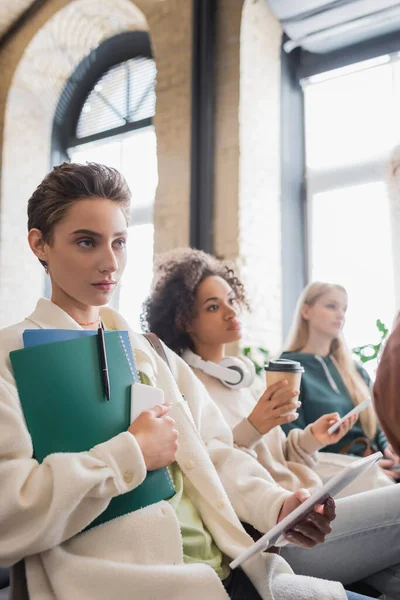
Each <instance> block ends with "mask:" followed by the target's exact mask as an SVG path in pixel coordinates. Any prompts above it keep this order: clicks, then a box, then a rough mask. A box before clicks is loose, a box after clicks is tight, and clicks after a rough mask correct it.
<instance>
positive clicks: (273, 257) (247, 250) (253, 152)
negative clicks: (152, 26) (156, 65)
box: [214, 0, 281, 351]
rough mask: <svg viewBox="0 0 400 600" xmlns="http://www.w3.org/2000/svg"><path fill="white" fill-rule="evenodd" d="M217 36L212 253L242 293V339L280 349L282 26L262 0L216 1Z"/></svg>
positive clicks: (275, 349)
mask: <svg viewBox="0 0 400 600" xmlns="http://www.w3.org/2000/svg"><path fill="white" fill-rule="evenodd" d="M242 8H243V12H242ZM218 38H219V43H218V61H217V122H216V179H215V198H216V206H215V224H214V232H215V252H216V254H217V255H219V256H223V257H225V258H227V259H230V260H236V262H237V264H238V265H239V267H240V273H241V277H242V278H243V281H244V283H245V285H246V289H247V291H248V296H249V299H250V301H251V304H252V307H253V310H252V312H251V313H250V314H249V315H247V317H246V318H245V324H246V335H245V337H244V339H243V342H244V344H247V343H250V344H257V345H258V344H259V345H262V346H264V347H268V348H269V349H272V350H273V351H278V350H279V348H280V345H281V256H280V252H281V250H280V231H281V223H280V171H279V163H280V158H279V135H280V130H279V119H280V115H279V94H280V42H281V28H280V25H279V23H278V22H277V21H276V19H275V18H274V16H273V15H272V14H271V12H270V11H269V9H268V6H267V3H266V2H265V0H246V1H245V2H244V3H243V2H230V1H229V0H222V2H221V5H220V7H219V31H218Z"/></svg>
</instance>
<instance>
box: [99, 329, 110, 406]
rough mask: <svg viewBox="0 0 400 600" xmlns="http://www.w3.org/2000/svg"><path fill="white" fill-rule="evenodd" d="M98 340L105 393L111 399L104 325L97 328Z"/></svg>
mask: <svg viewBox="0 0 400 600" xmlns="http://www.w3.org/2000/svg"><path fill="white" fill-rule="evenodd" d="M97 341H98V343H99V354H100V365H101V377H102V380H103V388H104V393H105V395H106V398H107V400H109V399H110V378H109V376H108V366H107V355H106V344H105V341H104V330H103V328H102V327H99V328H98V330H97Z"/></svg>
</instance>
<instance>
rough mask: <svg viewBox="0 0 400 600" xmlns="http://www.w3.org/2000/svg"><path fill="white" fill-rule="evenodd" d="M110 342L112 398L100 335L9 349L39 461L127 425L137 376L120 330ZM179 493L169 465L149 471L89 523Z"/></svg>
mask: <svg viewBox="0 0 400 600" xmlns="http://www.w3.org/2000/svg"><path fill="white" fill-rule="evenodd" d="M78 333H79V332H78ZM128 339H129V338H128ZM105 345H106V352H107V361H108V369H109V377H110V389H111V397H110V401H107V400H106V398H105V396H104V391H103V386H102V380H101V372H100V367H99V355H98V346H97V336H96V335H88V336H80V337H78V338H76V339H71V340H66V341H60V342H54V343H51V344H40V345H36V346H32V347H29V348H23V349H22V350H15V351H14V352H10V360H11V364H12V367H13V370H14V376H15V380H16V384H17V388H18V393H19V397H20V400H21V405H22V408H23V412H24V415H25V419H26V423H27V427H28V429H29V432H30V435H31V438H32V442H33V447H34V453H35V458H36V459H37V460H38V461H39V462H41V461H43V460H44V458H45V457H46V456H47V455H49V454H53V453H56V452H84V451H87V450H90V449H91V448H93V446H96V445H97V444H100V443H102V442H105V441H107V440H109V439H111V438H112V437H114V436H116V435H118V434H119V433H121V432H123V431H126V430H127V429H128V427H129V424H130V402H131V385H132V382H133V381H134V376H133V373H132V369H131V365H130V360H129V349H128V347H127V346H126V343H125V340H124V336H123V335H121V332H118V331H107V332H106V335H105ZM129 348H130V346H129ZM174 493H175V489H174V486H173V483H172V481H171V478H170V475H169V473H168V470H167V469H166V468H164V469H158V470H157V471H150V472H148V473H147V477H146V479H145V481H144V482H143V483H142V484H141V485H140V486H138V487H137V488H135V489H134V490H132V491H131V492H127V493H126V494H122V495H120V496H117V497H116V498H113V499H112V500H111V502H110V504H109V505H108V507H107V509H106V510H105V511H104V512H103V513H102V514H101V515H99V516H98V517H97V518H96V519H95V520H94V521H93V522H92V523H91V524H90V525H89V527H94V526H95V525H99V524H101V523H103V522H105V521H109V520H111V519H114V518H116V517H119V516H121V515H123V514H126V513H129V512H132V511H134V510H138V509H140V508H144V507H145V506H148V505H149V504H154V503H155V502H159V501H160V500H165V499H167V498H170V497H171V496H172V495H173V494H174Z"/></svg>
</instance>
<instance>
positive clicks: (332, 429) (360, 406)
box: [328, 398, 372, 435]
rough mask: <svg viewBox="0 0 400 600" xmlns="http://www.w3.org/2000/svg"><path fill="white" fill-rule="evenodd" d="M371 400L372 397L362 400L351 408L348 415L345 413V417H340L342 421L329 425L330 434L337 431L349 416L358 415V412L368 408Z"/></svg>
mask: <svg viewBox="0 0 400 600" xmlns="http://www.w3.org/2000/svg"><path fill="white" fill-rule="evenodd" d="M371 402H372V400H371V398H367V399H366V400H364V401H363V402H360V404H357V406H355V407H354V408H353V409H352V410H350V411H349V412H348V413H347V415H344V417H342V418H341V419H340V421H337V423H335V424H334V425H331V426H330V427H329V429H328V433H329V435H331V434H332V433H335V431H336V430H337V429H339V427H340V426H341V424H342V423H343V422H344V421H346V419H348V418H349V417H352V416H353V415H358V413H360V412H361V411H362V410H364V408H367V407H368V406H369V405H370V404H371Z"/></svg>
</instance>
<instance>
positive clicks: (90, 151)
mask: <svg viewBox="0 0 400 600" xmlns="http://www.w3.org/2000/svg"><path fill="white" fill-rule="evenodd" d="M155 81H156V66H155V62H154V60H153V58H152V55H151V47H150V39H149V35H148V34H147V33H146V32H142V31H140V32H138V31H132V32H125V33H122V34H119V35H117V36H115V37H113V38H110V39H109V40H107V41H105V42H103V43H102V44H101V45H100V46H99V47H98V48H96V49H95V50H93V52H92V53H91V54H90V55H89V56H87V57H86V58H85V59H84V60H83V61H82V63H81V64H80V65H79V66H78V68H77V69H76V71H75V73H74V74H73V75H72V76H71V77H70V79H69V80H68V82H67V84H66V85H65V88H64V90H63V92H62V94H61V97H60V100H59V103H58V106H57V110H56V113H55V118H54V126H53V135H52V161H53V165H55V164H60V163H61V162H63V161H64V160H69V161H74V162H86V161H95V162H101V163H104V164H107V165H109V166H112V167H115V168H117V169H118V170H119V171H121V172H122V173H123V174H124V176H125V177H126V179H127V181H128V184H129V187H130V189H131V191H132V216H131V227H130V232H129V239H128V265H127V269H126V272H125V275H124V279H123V283H122V284H121V286H120V287H119V289H118V291H117V292H116V294H115V296H114V298H113V302H112V304H113V306H114V307H116V308H118V309H119V310H121V312H122V313H123V314H124V316H125V317H126V318H127V319H128V320H129V322H130V324H131V325H132V326H133V327H136V328H139V327H140V323H139V314H140V309H141V304H142V302H143V300H144V298H145V297H146V295H147V294H148V291H149V287H150V282H151V277H152V264H153V205H154V197H155V191H156V187H157V180H158V178H157V151H156V135H155V131H154V127H153V124H152V119H153V116H154V114H155V105H156V97H155Z"/></svg>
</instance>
